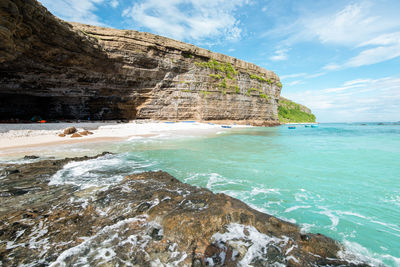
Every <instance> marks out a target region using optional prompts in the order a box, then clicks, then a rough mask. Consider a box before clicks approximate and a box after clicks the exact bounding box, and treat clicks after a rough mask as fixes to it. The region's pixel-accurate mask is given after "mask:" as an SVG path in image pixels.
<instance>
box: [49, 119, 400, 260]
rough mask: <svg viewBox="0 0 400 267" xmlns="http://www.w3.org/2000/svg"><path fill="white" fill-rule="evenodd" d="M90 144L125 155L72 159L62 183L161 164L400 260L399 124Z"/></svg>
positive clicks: (113, 178) (354, 251)
mask: <svg viewBox="0 0 400 267" xmlns="http://www.w3.org/2000/svg"><path fill="white" fill-rule="evenodd" d="M81 147H82V146H81ZM84 149H87V150H96V149H97V150H111V151H112V152H117V154H115V155H112V156H107V157H105V158H102V159H98V160H95V161H89V162H86V163H77V164H68V165H67V166H66V167H65V168H64V170H63V171H62V172H61V173H59V174H58V177H57V179H58V180H59V181H63V182H70V183H77V184H85V183H87V184H88V185H90V184H92V183H95V184H99V183H103V184H107V183H113V182H117V181H119V180H121V179H122V177H123V176H124V175H125V174H127V173H132V172H140V171H143V170H159V169H161V170H164V171H167V172H169V173H170V174H172V175H173V176H175V177H177V178H178V179H180V180H181V181H185V182H187V183H190V184H192V185H197V186H202V187H207V188H209V189H210V190H212V191H214V192H223V193H225V194H228V195H231V196H233V197H236V198H239V199H241V200H242V201H244V202H246V203H247V204H249V205H251V206H252V207H254V208H256V209H258V210H261V211H264V212H267V213H270V214H272V215H275V216H277V217H279V218H282V219H285V220H288V221H291V222H295V223H297V224H298V225H299V226H300V227H302V229H303V230H304V231H307V232H313V233H322V234H325V235H327V236H329V237H332V238H334V239H337V240H339V241H341V242H342V243H343V244H344V245H345V247H346V250H345V251H344V252H343V256H344V257H347V258H350V259H354V260H356V259H363V260H366V261H368V262H369V263H370V264H372V265H373V266H400V125H399V124H384V125H378V124H376V123H369V124H364V125H363V124H361V123H354V124H320V126H319V127H318V128H306V127H304V126H302V125H298V126H297V128H296V129H294V130H291V129H288V127H287V126H280V127H273V128H261V127H254V128H242V129H230V130H224V131H222V130H221V132H219V133H218V134H216V135H215V134H214V135H209V136H202V137H187V138H180V139H162V138H161V139H160V138H152V139H148V138H143V139H134V140H131V141H127V142H122V143H113V144H107V145H105V146H103V147H101V148H99V147H98V145H93V144H91V145H87V146H86V147H84ZM76 177H79V179H80V180H77V179H78V178H76Z"/></svg>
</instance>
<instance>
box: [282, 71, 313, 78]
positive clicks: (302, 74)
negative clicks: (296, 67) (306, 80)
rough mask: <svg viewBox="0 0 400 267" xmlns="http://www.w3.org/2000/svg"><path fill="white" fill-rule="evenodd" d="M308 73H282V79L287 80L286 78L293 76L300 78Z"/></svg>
mask: <svg viewBox="0 0 400 267" xmlns="http://www.w3.org/2000/svg"><path fill="white" fill-rule="evenodd" d="M306 75H307V73H304V72H303V73H295V74H287V75H281V76H280V79H281V80H286V79H291V78H298V77H304V76H306Z"/></svg>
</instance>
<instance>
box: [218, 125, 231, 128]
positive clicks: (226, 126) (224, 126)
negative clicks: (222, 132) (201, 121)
mask: <svg viewBox="0 0 400 267" xmlns="http://www.w3.org/2000/svg"><path fill="white" fill-rule="evenodd" d="M221 127H222V128H232V126H229V125H221Z"/></svg>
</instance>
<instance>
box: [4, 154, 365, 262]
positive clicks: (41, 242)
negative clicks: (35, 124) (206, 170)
mask: <svg viewBox="0 0 400 267" xmlns="http://www.w3.org/2000/svg"><path fill="white" fill-rule="evenodd" d="M101 156H102V158H101V160H107V157H111V158H112V155H106V153H104V154H103V155H101ZM95 158H96V157H93V158H88V157H83V158H74V159H64V160H44V161H37V162H33V163H27V164H22V165H7V166H1V167H2V170H1V172H0V178H1V179H2V180H1V181H2V183H1V184H0V200H1V203H2V204H1V207H0V265H1V264H2V266H17V265H18V266H19V265H24V266H48V265H51V266H198V267H200V266H282V265H284V266H353V265H352V264H350V263H348V262H346V261H344V260H342V259H340V258H338V256H337V254H338V251H339V250H340V245H339V244H338V243H336V242H335V241H334V240H332V239H330V238H328V237H325V236H323V235H319V234H305V233H300V231H299V228H298V227H297V226H296V225H294V224H291V223H288V222H285V221H282V220H280V219H277V218H275V217H273V216H270V215H267V214H263V213H261V212H258V211H256V210H254V209H252V208H250V207H249V206H247V205H246V204H244V203H243V202H241V201H239V200H237V199H234V198H232V197H229V196H227V195H225V194H214V193H212V192H211V191H209V190H207V189H202V188H199V187H194V186H190V185H188V184H184V183H181V182H180V181H178V180H177V179H175V178H174V177H172V176H170V175H169V174H168V173H165V172H161V171H159V172H145V173H141V174H135V175H130V176H127V177H125V179H124V180H123V181H122V182H120V183H118V182H117V183H114V184H110V185H108V186H103V187H96V186H92V187H80V186H79V185H78V184H65V183H64V184H63V183H61V184H60V183H59V184H57V185H51V184H52V183H49V181H54V175H55V176H57V172H58V171H60V170H61V169H62V168H63V166H64V165H65V164H67V163H71V164H76V162H77V161H84V160H90V159H92V160H93V159H95ZM34 160H38V159H34ZM95 160H100V158H97V159H95ZM74 161H75V163H72V162H74ZM79 178H80V177H75V179H76V181H79ZM167 264H169V265H167ZM364 266H365V265H364Z"/></svg>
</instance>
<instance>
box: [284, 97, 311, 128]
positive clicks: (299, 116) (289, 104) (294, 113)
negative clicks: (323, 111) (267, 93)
mask: <svg viewBox="0 0 400 267" xmlns="http://www.w3.org/2000/svg"><path fill="white" fill-rule="evenodd" d="M278 117H279V120H280V122H282V123H291V122H315V115H314V114H312V112H311V109H309V108H308V107H306V106H303V105H301V104H298V103H296V102H293V101H291V100H289V99H286V98H284V97H280V98H279V105H278Z"/></svg>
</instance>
